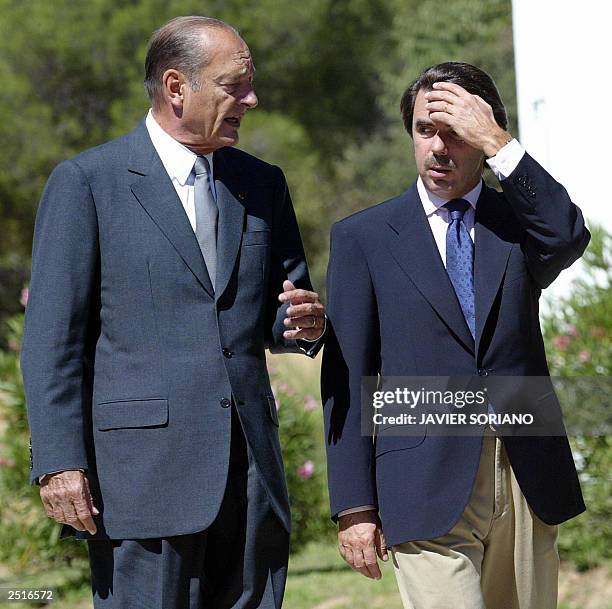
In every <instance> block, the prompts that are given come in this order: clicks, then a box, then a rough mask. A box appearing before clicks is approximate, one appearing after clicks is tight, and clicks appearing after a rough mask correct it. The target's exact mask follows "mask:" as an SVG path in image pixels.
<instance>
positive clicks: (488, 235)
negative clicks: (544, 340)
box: [474, 185, 513, 352]
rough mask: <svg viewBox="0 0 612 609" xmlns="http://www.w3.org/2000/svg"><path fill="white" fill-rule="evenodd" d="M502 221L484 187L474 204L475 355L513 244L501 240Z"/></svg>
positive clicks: (490, 194)
mask: <svg viewBox="0 0 612 609" xmlns="http://www.w3.org/2000/svg"><path fill="white" fill-rule="evenodd" d="M502 221H503V219H502V218H501V217H500V214H499V213H496V209H495V200H494V195H493V193H492V192H491V191H490V189H489V188H488V187H487V186H486V185H485V186H483V189H482V192H481V194H480V197H479V198H478V203H477V205H476V223H475V227H474V235H475V241H476V243H475V252H474V288H475V291H476V303H475V304H476V352H478V347H479V345H480V340H481V338H482V333H483V330H484V327H485V324H486V321H487V318H488V317H489V314H490V312H491V308H492V306H493V303H494V301H495V297H496V295H497V292H498V290H499V286H500V284H501V282H502V279H503V277H504V272H505V270H506V265H507V262H508V256H509V255H510V250H511V249H512V245H513V244H512V242H508V241H504V240H503V239H501V238H500V237H499V236H498V235H499V234H500V233H501V230H500V229H501V227H500V222H502Z"/></svg>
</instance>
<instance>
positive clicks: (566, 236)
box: [322, 62, 589, 609]
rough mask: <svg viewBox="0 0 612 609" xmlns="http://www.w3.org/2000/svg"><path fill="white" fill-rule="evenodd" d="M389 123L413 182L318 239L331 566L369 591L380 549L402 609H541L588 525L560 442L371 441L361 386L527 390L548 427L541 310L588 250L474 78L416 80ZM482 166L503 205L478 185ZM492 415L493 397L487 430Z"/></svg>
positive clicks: (551, 403) (487, 85)
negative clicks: (463, 383)
mask: <svg viewBox="0 0 612 609" xmlns="http://www.w3.org/2000/svg"><path fill="white" fill-rule="evenodd" d="M401 110H402V115H403V120H404V124H405V127H406V130H407V131H408V133H409V134H410V135H411V137H412V139H413V143H414V153H415V160H416V165H417V168H418V172H419V178H418V180H417V181H416V183H415V184H413V185H412V187H411V188H409V189H408V190H407V191H406V192H405V193H403V194H402V195H400V196H398V197H396V198H393V199H390V200H388V201H385V202H384V203H381V204H380V205H376V206H374V207H371V208H369V209H366V210H363V211H361V212H358V213H356V214H354V215H352V216H350V217H348V218H346V219H344V220H342V221H340V222H338V223H336V224H335V225H334V226H333V228H332V234H331V254H330V262H329V270H328V316H329V320H330V322H331V323H330V333H329V336H328V339H327V341H326V347H325V352H324V358H323V370H322V392H323V399H324V412H325V429H326V439H327V454H328V471H329V490H330V496H331V511H332V514H333V516H334V518H335V519H337V521H338V523H339V547H340V553H341V554H342V556H343V557H344V559H345V560H346V561H347V562H348V563H349V564H350V565H351V566H352V567H353V568H355V569H356V570H358V571H360V572H361V573H363V574H364V575H366V576H369V577H373V578H378V577H380V576H381V573H380V570H379V566H378V564H377V554H378V556H379V557H380V558H381V559H383V560H386V559H387V558H388V553H387V544H388V547H391V549H392V553H393V564H394V568H395V573H396V577H397V580H398V584H399V589H400V593H401V596H402V600H403V603H404V606H405V607H406V608H407V609H408V608H411V609H428V608H432V609H433V608H435V609H447V608H448V609H462V608H465V609H485V608H488V609H501V608H502V607H503V608H504V609H553V608H554V607H556V595H557V576H558V555H557V549H556V539H557V527H556V525H558V524H559V523H561V522H563V521H565V520H567V519H569V518H572V517H574V516H576V515H577V514H579V513H581V512H582V511H583V510H584V509H585V508H584V503H583V499H582V495H581V491H580V486H579V482H578V477H577V474H576V470H575V468H574V463H573V459H572V454H571V451H570V448H569V444H568V441H567V438H566V437H565V435H562V436H560V435H553V434H549V435H547V436H546V437H533V436H531V437H529V436H526V435H520V434H516V435H509V436H507V437H506V436H502V434H501V433H496V432H495V431H494V430H493V429H492V428H491V427H489V426H487V427H484V426H483V427H481V428H480V430H481V431H480V433H477V434H474V433H465V435H451V434H446V435H444V434H442V435H441V434H438V433H433V429H432V428H431V426H427V425H423V426H421V428H420V432H419V433H411V434H408V433H406V434H384V433H382V432H381V433H379V434H378V436H377V437H376V438H374V440H373V438H372V436H371V435H368V434H365V433H363V427H362V421H361V416H362V415H361V412H362V411H361V399H362V381H363V379H364V378H365V377H376V376H377V375H380V378H381V379H384V378H387V377H419V378H420V377H472V378H473V379H477V380H478V382H479V383H486V382H487V379H488V381H490V380H491V379H494V378H496V377H497V378H501V377H512V378H513V382H512V384H518V385H520V384H521V383H522V382H523V381H522V379H526V378H527V377H538V378H540V379H541V378H544V379H545V381H546V382H545V383H544V385H543V386H544V387H545V388H546V390H545V391H544V392H543V393H542V395H535V396H534V395H533V392H532V393H531V397H532V398H533V403H529V404H525V407H529V408H530V409H531V410H532V411H533V412H538V411H550V412H553V413H554V412H558V402H557V399H556V397H555V394H554V392H553V391H552V385H551V384H550V382H549V379H548V378H547V377H548V374H549V373H548V367H547V363H546V356H545V352H544V344H543V340H542V334H541V330H540V326H539V319H538V300H539V297H540V294H541V291H542V289H544V288H546V287H547V286H549V285H550V284H551V282H552V281H554V279H555V278H556V277H557V276H558V275H559V273H560V272H561V271H562V270H563V269H564V268H567V267H568V266H570V265H571V264H572V263H573V262H574V261H575V260H576V259H577V258H579V257H580V255H581V254H582V252H583V251H584V249H585V247H586V246H587V244H588V241H589V233H588V231H587V229H586V228H585V226H584V222H583V218H582V214H581V212H580V210H579V209H578V208H577V207H576V206H575V205H574V204H573V203H572V202H571V200H570V198H569V196H568V194H567V192H566V191H565V189H564V188H563V187H562V186H561V185H560V184H558V183H557V182H556V181H555V180H554V179H553V178H552V177H551V176H550V175H549V174H548V173H547V172H546V171H545V170H544V169H543V168H542V167H541V166H540V165H539V164H538V163H537V162H536V161H535V160H534V159H532V158H531V157H530V156H529V155H528V154H527V153H526V152H525V151H524V150H523V149H522V147H521V146H520V144H519V143H518V142H517V141H516V140H515V139H513V138H512V136H511V135H510V134H509V133H508V132H507V131H506V125H507V121H506V112H505V109H504V106H503V104H502V101H501V99H500V97H499V94H498V92H497V90H496V88H495V85H494V83H493V81H492V80H491V78H490V77H489V76H488V75H487V74H486V73H484V72H483V71H482V70H480V69H478V68H476V67H474V66H471V65H469V64H464V63H456V62H451V63H444V64H439V65H437V66H434V67H432V68H429V69H427V70H426V71H425V72H423V73H422V74H421V75H420V76H419V77H418V78H417V79H416V80H415V81H414V82H413V83H412V84H411V85H410V87H409V88H408V89H407V90H406V92H405V94H404V96H403V99H402V103H401ZM485 163H487V164H488V165H489V166H490V167H491V169H493V171H494V173H495V174H496V176H497V177H498V179H499V181H500V184H501V192H497V191H495V190H493V189H491V188H489V187H488V186H486V185H485V184H484V183H483V181H482V172H483V169H484V167H485ZM514 381H516V383H515V382H514ZM503 402H504V398H503V395H499V394H498V396H497V399H495V398H492V399H491V402H490V403H489V404H488V405H486V406H485V408H484V410H485V413H486V411H487V409H492V411H493V413H495V412H496V411H501V410H503V408H502V406H503V405H504V404H503ZM364 416H365V415H364ZM368 416H369V415H368Z"/></svg>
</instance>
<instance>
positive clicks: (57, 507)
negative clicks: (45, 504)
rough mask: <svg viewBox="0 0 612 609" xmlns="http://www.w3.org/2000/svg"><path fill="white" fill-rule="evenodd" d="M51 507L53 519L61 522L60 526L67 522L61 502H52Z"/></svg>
mask: <svg viewBox="0 0 612 609" xmlns="http://www.w3.org/2000/svg"><path fill="white" fill-rule="evenodd" d="M51 507H52V512H51V518H53V520H55V521H56V522H59V523H60V524H63V523H64V522H66V516H65V514H64V510H63V508H62V505H61V503H60V502H59V501H54V500H51Z"/></svg>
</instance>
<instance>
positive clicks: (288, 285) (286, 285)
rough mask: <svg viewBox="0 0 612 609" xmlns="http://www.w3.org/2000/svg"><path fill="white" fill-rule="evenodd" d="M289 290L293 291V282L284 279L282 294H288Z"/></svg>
mask: <svg viewBox="0 0 612 609" xmlns="http://www.w3.org/2000/svg"><path fill="white" fill-rule="evenodd" d="M291 290H295V286H294V285H293V282H292V281H289V279H285V281H283V292H290V291H291Z"/></svg>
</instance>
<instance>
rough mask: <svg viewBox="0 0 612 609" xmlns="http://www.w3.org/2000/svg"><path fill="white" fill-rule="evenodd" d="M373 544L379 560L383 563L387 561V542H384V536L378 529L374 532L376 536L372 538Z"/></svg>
mask: <svg viewBox="0 0 612 609" xmlns="http://www.w3.org/2000/svg"><path fill="white" fill-rule="evenodd" d="M374 543H375V544H376V554H378V556H379V557H380V559H381V560H384V561H387V560H389V552H388V549H387V542H386V540H385V535H384V533H383V532H382V531H381V530H380V529H378V530H377V531H376V536H375V537H374Z"/></svg>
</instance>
